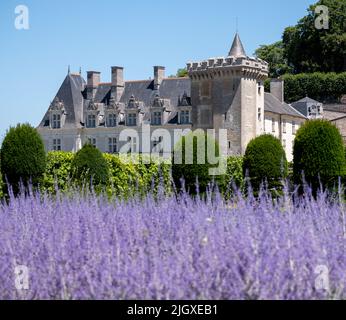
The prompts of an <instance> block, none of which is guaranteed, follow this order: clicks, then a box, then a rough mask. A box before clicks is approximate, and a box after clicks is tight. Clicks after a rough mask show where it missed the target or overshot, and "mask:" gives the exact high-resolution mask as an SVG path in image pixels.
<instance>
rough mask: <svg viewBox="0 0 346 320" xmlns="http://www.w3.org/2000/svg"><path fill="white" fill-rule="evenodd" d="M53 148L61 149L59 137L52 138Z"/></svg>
mask: <svg viewBox="0 0 346 320" xmlns="http://www.w3.org/2000/svg"><path fill="white" fill-rule="evenodd" d="M53 150H54V151H61V139H53Z"/></svg>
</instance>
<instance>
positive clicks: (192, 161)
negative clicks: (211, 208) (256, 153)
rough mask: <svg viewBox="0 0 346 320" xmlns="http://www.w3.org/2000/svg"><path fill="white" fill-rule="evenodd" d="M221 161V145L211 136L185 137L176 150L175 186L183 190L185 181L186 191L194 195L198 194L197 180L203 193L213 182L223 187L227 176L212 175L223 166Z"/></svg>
mask: <svg viewBox="0 0 346 320" xmlns="http://www.w3.org/2000/svg"><path fill="white" fill-rule="evenodd" d="M208 153H209V155H208ZM220 159H221V155H220V148H219V145H218V143H217V142H216V141H215V140H214V139H213V138H212V137H211V136H209V135H207V134H204V133H202V132H194V133H190V134H189V135H187V136H185V137H183V138H182V139H181V140H180V141H179V142H178V143H177V145H176V146H175V148H174V155H173V164H172V177H173V180H174V183H175V185H176V186H177V187H178V188H179V189H181V188H182V184H181V179H183V180H184V185H185V188H186V190H188V191H189V192H190V193H192V194H196V193H197V187H196V181H197V180H198V190H199V192H201V193H204V192H205V191H206V190H207V187H208V185H209V184H210V183H212V182H214V183H216V184H217V185H218V186H220V187H222V186H223V185H224V179H225V175H224V174H221V175H212V171H211V170H213V169H216V168H217V167H218V166H219V165H220V164H221V163H220V161H222V160H220ZM214 160H215V161H214ZM214 162H215V163H216V164H215V163H214Z"/></svg>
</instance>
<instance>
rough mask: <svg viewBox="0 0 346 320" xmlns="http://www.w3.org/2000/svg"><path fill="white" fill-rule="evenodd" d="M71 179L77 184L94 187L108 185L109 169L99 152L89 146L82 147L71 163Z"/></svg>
mask: <svg viewBox="0 0 346 320" xmlns="http://www.w3.org/2000/svg"><path fill="white" fill-rule="evenodd" d="M71 172H72V178H73V180H74V181H76V182H77V183H79V184H80V183H82V184H84V183H87V184H89V183H91V182H92V184H93V185H94V186H99V185H103V186H104V185H106V184H107V183H108V180H109V179H108V175H109V168H108V164H107V161H106V160H105V159H104V157H103V155H102V153H101V151H100V150H98V149H97V148H95V147H94V146H92V145H90V144H86V145H84V147H83V148H82V149H81V150H79V151H78V152H77V154H76V156H75V157H74V159H73V161H72V167H71Z"/></svg>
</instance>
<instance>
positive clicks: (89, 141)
mask: <svg viewBox="0 0 346 320" xmlns="http://www.w3.org/2000/svg"><path fill="white" fill-rule="evenodd" d="M88 143H89V144H91V145H92V146H94V147H95V148H97V140H96V138H94V137H89V138H88Z"/></svg>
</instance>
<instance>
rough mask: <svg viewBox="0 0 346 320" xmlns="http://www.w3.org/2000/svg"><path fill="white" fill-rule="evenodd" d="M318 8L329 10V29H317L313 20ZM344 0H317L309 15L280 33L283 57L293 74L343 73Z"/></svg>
mask: <svg viewBox="0 0 346 320" xmlns="http://www.w3.org/2000/svg"><path fill="white" fill-rule="evenodd" d="M318 5H324V6H327V7H328V9H329V29H327V30H325V29H323V30H319V29H317V28H316V27H315V21H316V19H318V18H319V17H320V15H316V14H315V8H316V6H318ZM345 21H346V0H320V1H318V2H317V3H316V4H314V5H312V6H310V8H309V9H308V15H307V16H305V17H304V18H302V19H301V20H300V21H299V22H298V24H297V25H296V26H294V27H288V28H286V29H285V31H284V34H283V49H284V53H285V54H284V56H285V58H286V59H287V61H288V64H289V65H290V66H292V67H293V69H294V72H295V73H301V72H308V73H310V72H316V71H320V72H342V71H346V59H345V57H346V22H345Z"/></svg>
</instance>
